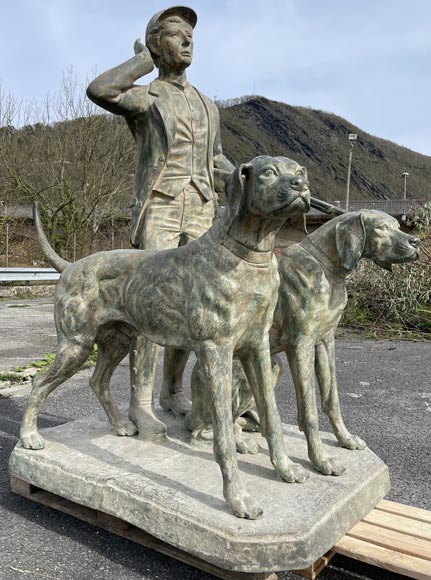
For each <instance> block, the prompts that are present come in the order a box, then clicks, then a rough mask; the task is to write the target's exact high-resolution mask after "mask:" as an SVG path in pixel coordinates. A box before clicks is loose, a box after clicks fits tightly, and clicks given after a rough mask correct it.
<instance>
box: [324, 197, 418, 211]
mask: <svg viewBox="0 0 431 580" xmlns="http://www.w3.org/2000/svg"><path fill="white" fill-rule="evenodd" d="M332 203H333V204H334V205H335V206H337V207H339V208H341V209H346V202H345V201H334V202H332ZM425 203H426V201H425V200H423V199H376V200H374V199H364V200H358V201H351V202H349V211H356V210H358V209H376V210H379V211H384V212H386V213H388V214H390V215H408V214H409V213H411V211H412V210H414V209H416V208H418V207H421V206H422V205H424V204H425Z"/></svg>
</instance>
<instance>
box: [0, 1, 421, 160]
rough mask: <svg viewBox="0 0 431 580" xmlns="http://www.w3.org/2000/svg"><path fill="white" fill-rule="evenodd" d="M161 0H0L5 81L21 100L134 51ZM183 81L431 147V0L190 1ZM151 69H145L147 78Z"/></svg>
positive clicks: (0, 67)
mask: <svg viewBox="0 0 431 580" xmlns="http://www.w3.org/2000/svg"><path fill="white" fill-rule="evenodd" d="M173 4H174V3H173ZM170 5H172V4H171V3H164V2H162V1H160V0H122V2H119V1H118V0H115V1H114V0H13V1H12V2H11V1H10V0H0V6H1V8H2V9H1V14H2V18H1V22H0V49H1V50H0V79H1V84H2V90H3V92H10V93H12V94H13V95H14V97H15V98H16V99H19V100H21V99H22V100H37V101H38V100H41V101H42V100H43V99H44V98H45V97H46V95H47V94H48V93H49V94H51V95H52V94H55V93H56V92H58V91H59V90H60V85H61V80H62V76H63V74H64V73H65V71H67V70H69V69H70V68H72V69H73V72H74V74H75V75H76V76H77V78H78V79H79V81H80V82H82V84H83V85H84V82H85V79H86V78H89V79H91V78H93V77H94V76H96V74H98V73H101V72H103V71H104V70H107V69H108V68H111V67H113V66H115V65H117V64H120V63H121V62H123V61H125V60H127V59H128V58H130V57H131V56H132V55H133V44H134V41H135V39H136V38H137V37H142V38H144V36H145V28H146V25H147V22H148V20H149V19H150V17H151V16H152V15H153V14H154V13H155V12H157V11H158V10H161V9H162V8H167V7H168V6H170ZM185 5H186V6H190V7H191V8H193V9H194V10H195V11H196V12H197V15H198V22H197V26H196V29H195V33H194V57H193V62H192V65H191V66H190V68H189V69H188V71H187V77H188V80H189V81H190V82H191V83H192V84H193V85H195V86H196V87H197V88H199V89H200V90H201V91H202V92H203V93H205V94H206V95H207V96H209V97H211V98H217V99H220V100H223V99H229V98H234V97H240V96H242V95H250V94H257V95H262V96H264V97H267V98H269V99H273V100H276V101H281V102H284V103H288V104H290V105H301V106H306V107H311V108H313V109H320V110H324V111H328V112H331V113H335V114H337V115H340V116H341V117H344V118H345V119H347V120H348V121H350V122H351V123H353V124H354V125H356V126H357V127H359V129H360V130H363V131H365V132H367V133H371V134H372V135H376V136H378V137H382V138H384V139H389V140H391V141H394V142H396V143H398V144H400V145H403V146H406V147H408V148H410V149H413V150H414V151H418V152H420V153H423V154H425V155H431V115H430V95H431V1H430V0H402V1H401V0H188V1H187V2H185ZM154 76H156V75H155V73H152V74H151V75H148V77H144V78H143V79H142V81H138V82H142V84H147V82H148V81H149V80H151V79H152V78H153V77H154Z"/></svg>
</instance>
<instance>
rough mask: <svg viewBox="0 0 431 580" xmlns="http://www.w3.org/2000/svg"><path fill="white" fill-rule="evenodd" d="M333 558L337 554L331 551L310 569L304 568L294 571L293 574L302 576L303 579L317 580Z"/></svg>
mask: <svg viewBox="0 0 431 580" xmlns="http://www.w3.org/2000/svg"><path fill="white" fill-rule="evenodd" d="M333 556H335V552H333V551H332V550H330V551H329V552H327V553H326V554H325V555H324V556H322V557H321V558H319V559H318V560H316V561H315V562H314V564H312V565H311V566H309V567H308V568H304V569H303V570H292V572H293V573H294V574H296V575H297V576H302V577H303V578H308V579H309V580H315V578H317V576H318V575H319V574H320V572H321V571H322V570H323V568H325V567H326V566H327V564H328V563H329V561H330V560H331V558H332V557H333Z"/></svg>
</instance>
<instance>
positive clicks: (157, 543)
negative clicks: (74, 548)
mask: <svg viewBox="0 0 431 580" xmlns="http://www.w3.org/2000/svg"><path fill="white" fill-rule="evenodd" d="M10 486H11V489H12V491H13V492H14V493H17V494H19V495H21V496H23V497H25V498H27V499H31V500H32V501H36V502H38V503H41V504H43V505H46V506H49V507H51V508H54V509H56V510H59V511H61V512H64V513H66V514H69V515H72V516H74V517H75V518H78V519H79V520H83V521H84V522H88V523H90V524H93V525H95V526H98V527H100V528H103V529H105V530H108V531H109V532H112V533H114V534H117V535H118V536H121V537H122V538H126V539H128V540H132V542H136V543H137V544H141V545H142V546H145V547H146V548H151V549H152V550H156V551H157V552H160V553H161V554H165V555H166V556H169V557H170V558H175V559H176V560H180V562H184V563H185V564H188V565H189V566H193V567H194V568H198V569H199V570H203V571H204V572H207V573H208V574H212V575H213V576H215V577H216V578H221V579H222V580H277V574H275V573H273V572H266V573H246V572H233V571H231V570H223V569H222V568H219V567H218V566H214V565H213V564H210V563H208V562H205V561H204V560H201V559H200V558H196V557H195V556H192V555H191V554H188V553H187V552H184V551H183V550H180V549H179V548H175V547H174V546H171V545H169V544H167V543H166V542H162V541H161V540H159V539H158V538H155V537H154V536H151V535H150V534H147V533H146V532H144V531H143V530H141V529H139V528H137V527H135V526H132V525H131V524H129V523H127V522H125V521H124V520H121V519H119V518H116V517H114V516H111V515H109V514H106V513H104V512H101V511H98V510H94V509H92V508H88V507H86V506H83V505H80V504H77V503H75V502H73V501H70V500H68V499H65V498H64V497H61V496H59V495H55V494H54V493H50V492H49V491H45V490H43V489H40V488H38V487H36V486H34V485H31V484H29V483H27V482H26V481H23V480H22V479H19V478H17V477H14V476H11V479H10Z"/></svg>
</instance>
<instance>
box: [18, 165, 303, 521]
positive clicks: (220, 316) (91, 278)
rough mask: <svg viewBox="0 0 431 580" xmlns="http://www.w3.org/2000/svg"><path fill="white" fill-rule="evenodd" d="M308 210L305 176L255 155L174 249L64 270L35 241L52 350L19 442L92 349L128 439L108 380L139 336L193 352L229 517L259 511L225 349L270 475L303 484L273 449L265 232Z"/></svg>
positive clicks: (129, 429) (280, 444)
mask: <svg viewBox="0 0 431 580" xmlns="http://www.w3.org/2000/svg"><path fill="white" fill-rule="evenodd" d="M309 207H310V194H309V188H308V182H307V179H306V175H305V170H304V169H303V168H302V167H300V166H299V165H298V164H297V163H296V162H295V161H292V160H290V159H287V158H285V157H274V158H273V157H267V156H261V157H257V158H256V159H254V160H253V161H252V162H250V163H248V164H245V165H243V166H241V167H240V168H239V169H237V170H236V171H235V172H234V174H233V175H232V178H231V185H230V186H229V205H228V211H227V213H226V216H225V217H224V218H223V220H222V222H221V223H216V224H214V225H213V226H212V227H211V228H210V230H209V231H208V232H207V233H206V234H204V235H203V236H202V237H201V238H200V239H198V240H196V241H193V242H191V243H190V244H188V245H186V246H183V247H180V248H176V249H173V250H166V251H161V252H155V251H143V250H117V251H115V250H114V251H110V252H100V253H98V254H93V255H91V256H88V257H86V258H83V259H81V260H79V261H77V262H75V263H73V264H70V265H66V263H65V262H64V260H62V259H61V258H60V257H59V256H57V255H56V254H55V252H54V251H53V250H52V248H51V247H50V246H49V244H48V243H47V240H46V239H45V240H44V239H43V238H42V245H43V249H44V252H45V255H46V257H47V258H48V259H49V261H50V262H51V263H52V264H53V265H54V266H56V267H57V268H58V269H60V270H61V269H64V271H63V273H62V275H61V277H60V280H59V282H58V285H57V290H56V299H55V319H56V327H57V335H58V342H59V349H58V352H57V355H56V358H55V360H54V363H53V365H52V367H51V369H50V370H49V371H48V372H47V373H46V374H45V375H44V376H43V377H41V378H38V379H36V380H35V382H34V386H33V389H32V391H31V394H30V397H29V401H28V404H27V408H26V410H25V413H24V418H23V423H22V427H21V442H22V445H23V446H24V447H27V448H31V449H39V448H41V447H43V444H44V443H43V440H42V438H41V437H40V435H39V434H38V432H37V415H38V412H39V410H40V407H41V405H42V403H43V401H44V400H45V398H46V397H47V396H48V395H49V393H50V392H51V391H52V390H53V389H55V388H56V387H57V386H59V385H60V384H62V383H63V382H64V381H65V380H66V379H68V378H70V377H71V376H72V375H73V374H74V373H76V372H77V371H78V370H79V369H80V368H81V366H82V365H83V363H84V362H85V360H86V359H87V357H88V355H89V354H90V352H91V351H92V349H93V345H94V344H95V343H97V345H98V359H97V365H96V369H95V372H94V375H93V377H92V380H91V386H92V388H93V390H94V391H95V393H96V395H97V397H98V398H99V401H100V403H101V404H102V406H103V408H104V409H105V411H106V413H107V415H108V417H109V419H110V421H111V423H112V425H113V426H114V427H115V428H116V429H117V432H118V434H133V432H134V426H133V425H132V424H131V423H130V422H127V421H123V420H122V419H121V417H120V414H119V412H118V409H117V407H116V406H115V404H114V402H113V401H112V399H111V395H110V392H109V380H110V377H111V375H112V372H113V370H114V369H115V367H116V366H117V365H118V364H119V362H120V360H121V359H122V358H123V357H124V356H125V355H126V354H127V353H128V352H129V348H130V344H131V341H132V340H133V338H134V337H135V336H137V335H138V334H143V335H145V336H147V337H148V338H149V339H150V340H152V341H153V342H156V343H158V344H161V345H164V346H171V347H176V348H180V349H184V350H193V351H194V352H195V353H196V356H197V359H198V361H199V363H200V365H201V366H202V368H203V369H204V373H205V377H206V384H207V388H208V389H209V391H210V400H211V403H210V404H211V408H212V416H213V428H214V454H215V457H216V460H217V462H218V463H219V465H220V468H221V471H222V476H223V491H224V496H225V498H226V501H227V502H228V504H229V505H230V507H231V509H232V510H233V512H234V513H235V515H237V516H238V517H246V518H256V517H259V516H260V515H261V514H262V510H261V508H260V507H259V505H257V504H256V503H255V501H254V500H253V499H252V498H251V497H250V496H249V494H248V493H247V491H246V489H245V488H244V486H243V484H242V482H241V478H240V473H239V469H238V465H237V459H236V453H235V440H234V432H233V419H232V412H231V405H230V401H231V374H232V357H233V354H234V353H235V354H236V355H237V356H238V357H239V358H240V360H241V362H242V364H243V366H244V369H245V372H246V374H247V377H248V381H249V383H250V386H251V388H252V391H253V394H254V397H255V400H256V402H257V407H258V410H259V414H260V417H261V422H262V432H263V433H264V434H265V436H266V437H267V440H268V446H269V450H270V456H271V461H272V463H273V465H274V467H275V469H276V471H277V473H278V474H279V475H280V476H281V477H282V478H283V479H284V480H286V481H288V482H294V481H298V482H302V481H304V480H305V479H306V474H305V472H304V470H303V469H302V468H301V467H300V466H298V465H296V464H294V463H292V462H291V461H290V460H289V458H288V456H287V454H286V450H285V447H284V441H283V435H282V425H281V421H280V417H279V415H278V410H277V406H276V402H275V398H274V394H273V388H272V385H271V380H270V374H271V359H270V350H269V340H268V332H269V329H270V327H271V322H272V316H273V312H274V308H275V305H276V302H277V292H278V285H279V275H278V269H277V261H276V259H275V257H274V255H273V251H274V244H275V235H276V233H277V231H278V230H279V228H280V227H281V225H282V224H283V222H284V220H285V219H286V217H288V216H290V215H294V214H295V213H297V214H302V213H304V212H305V211H307V210H308V209H309ZM40 239H41V238H40ZM133 364H134V363H133V353H131V366H132V367H133ZM132 376H133V373H132Z"/></svg>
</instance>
